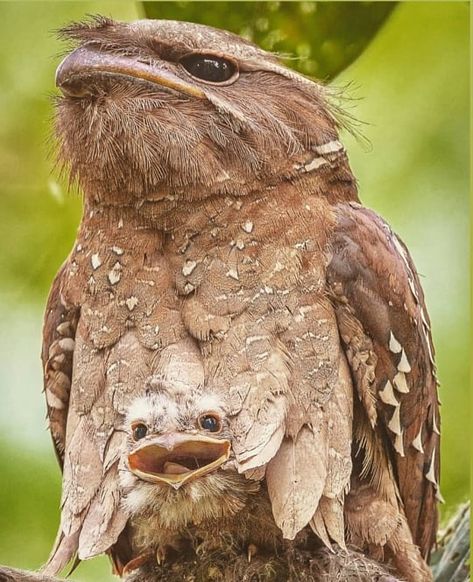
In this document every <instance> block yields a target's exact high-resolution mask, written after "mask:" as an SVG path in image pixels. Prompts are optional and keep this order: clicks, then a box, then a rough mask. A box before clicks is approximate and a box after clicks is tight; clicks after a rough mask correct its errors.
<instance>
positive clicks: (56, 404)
mask: <svg viewBox="0 0 473 582" xmlns="http://www.w3.org/2000/svg"><path fill="white" fill-rule="evenodd" d="M46 401H47V403H48V406H49V407H50V408H55V409H56V410H62V409H63V408H64V402H63V401H62V400H60V399H59V398H58V397H57V396H56V394H54V393H53V392H52V391H51V390H49V389H48V390H46Z"/></svg>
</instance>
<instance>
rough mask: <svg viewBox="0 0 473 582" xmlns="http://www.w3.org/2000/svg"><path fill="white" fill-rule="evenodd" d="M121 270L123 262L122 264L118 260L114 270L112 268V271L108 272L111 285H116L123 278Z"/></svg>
mask: <svg viewBox="0 0 473 582" xmlns="http://www.w3.org/2000/svg"><path fill="white" fill-rule="evenodd" d="M121 271H122V266H121V264H120V263H119V262H118V261H117V262H116V263H115V264H114V265H113V267H112V270H111V271H110V272H109V274H108V280H109V281H110V284H111V285H116V284H117V283H118V282H119V281H120V279H121V277H122V273H121Z"/></svg>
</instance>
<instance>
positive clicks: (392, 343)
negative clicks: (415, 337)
mask: <svg viewBox="0 0 473 582" xmlns="http://www.w3.org/2000/svg"><path fill="white" fill-rule="evenodd" d="M389 349H390V350H391V352H393V354H398V353H399V352H400V351H401V350H402V346H401V344H400V343H399V342H398V341H397V339H396V336H395V335H394V334H393V332H391V334H390V336H389Z"/></svg>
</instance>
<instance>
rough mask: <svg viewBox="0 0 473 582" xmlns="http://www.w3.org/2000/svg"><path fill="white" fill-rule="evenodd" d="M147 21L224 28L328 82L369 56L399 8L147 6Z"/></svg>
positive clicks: (349, 5) (387, 4) (232, 4)
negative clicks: (369, 48)
mask: <svg viewBox="0 0 473 582" xmlns="http://www.w3.org/2000/svg"><path fill="white" fill-rule="evenodd" d="M142 6H143V11H144V14H145V15H146V17H147V18H160V19H177V20H188V21H190V22H197V23H201V24H207V25H210V26H215V27H217V28H225V29H227V30H230V31H232V32H235V33H236V34H239V35H241V36H244V37H245V38H247V39H248V40H251V41H253V42H255V43H256V44H257V45H259V46H261V47H262V48H264V49H266V50H268V51H274V52H277V53H280V54H282V55H288V56H290V57H291V58H292V57H296V60H294V61H291V66H292V67H293V68H295V69H297V70H299V71H300V72H301V73H304V74H306V75H312V76H315V77H317V78H318V79H322V80H324V81H329V80H330V79H333V78H334V77H335V76H336V75H338V73H340V72H341V71H343V70H344V69H346V67H348V65H350V64H351V63H353V61H354V60H355V59H356V58H357V57H358V56H359V55H360V54H361V53H362V52H363V51H364V50H365V48H366V47H367V45H368V44H369V43H370V41H371V40H372V39H373V37H374V36H375V35H376V33H377V32H378V31H379V29H380V27H381V26H382V25H383V23H384V22H385V21H386V19H387V18H388V17H389V15H390V14H391V12H392V11H393V9H394V7H395V6H396V2H233V1H231V0H230V1H227V2H193V1H188V2H143V3H142Z"/></svg>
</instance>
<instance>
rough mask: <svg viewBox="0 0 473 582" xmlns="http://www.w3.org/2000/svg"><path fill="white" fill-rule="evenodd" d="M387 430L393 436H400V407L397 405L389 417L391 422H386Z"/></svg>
mask: <svg viewBox="0 0 473 582" xmlns="http://www.w3.org/2000/svg"><path fill="white" fill-rule="evenodd" d="M388 428H389V430H391V431H392V432H393V433H394V434H397V435H400V434H401V432H402V430H401V405H400V404H398V405H397V406H396V408H395V409H394V413H393V415H392V417H391V420H390V421H389V422H388Z"/></svg>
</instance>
